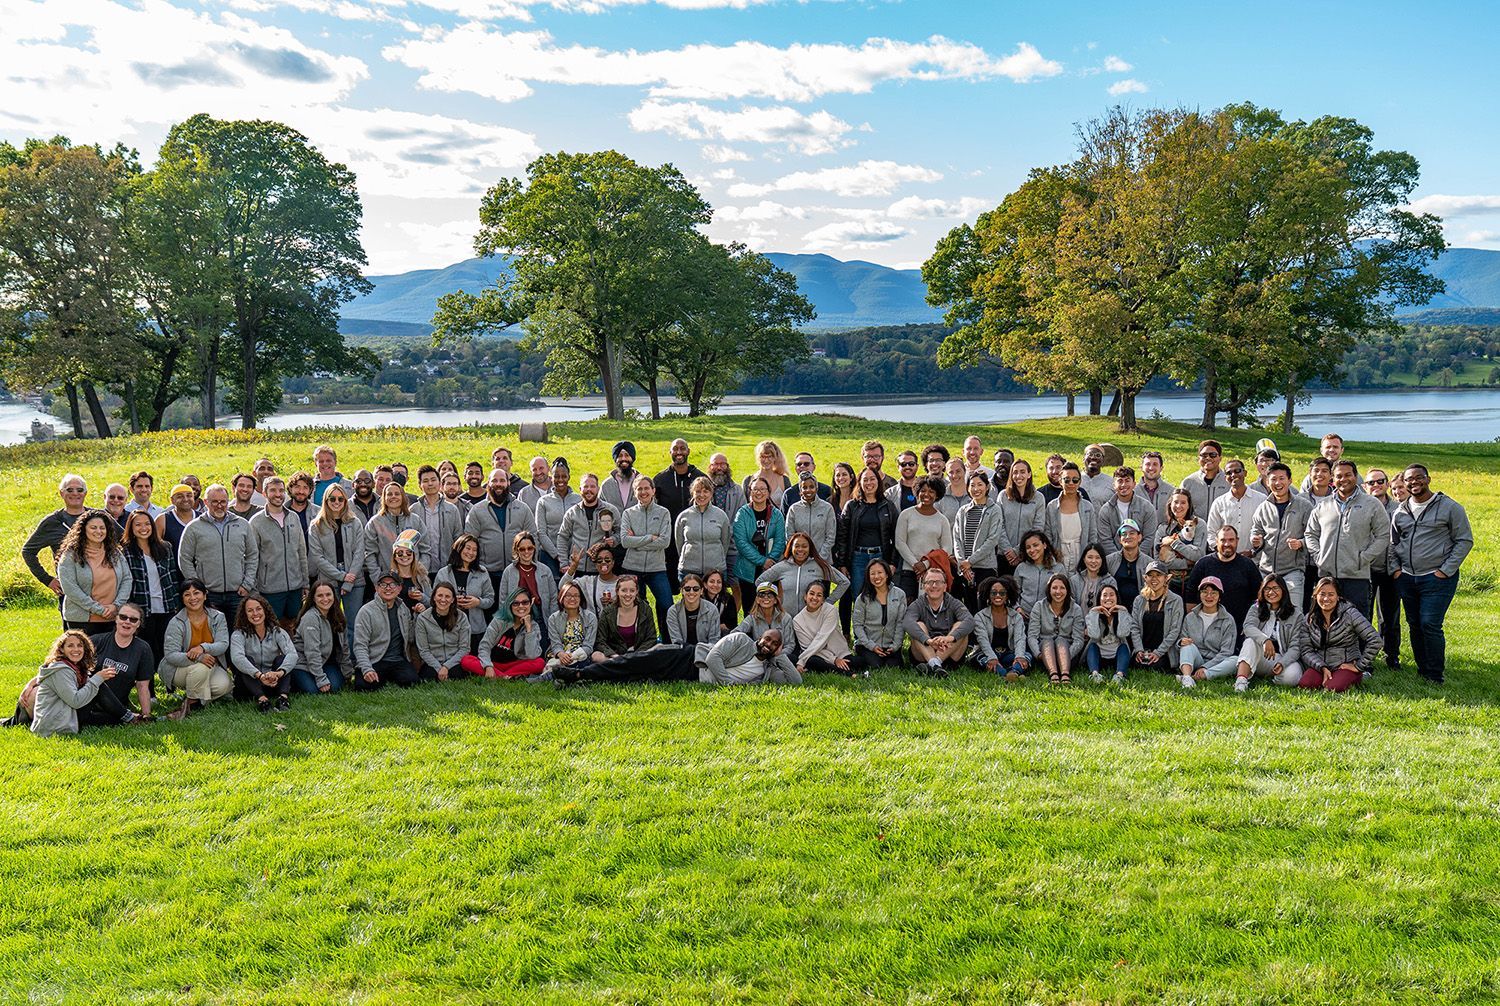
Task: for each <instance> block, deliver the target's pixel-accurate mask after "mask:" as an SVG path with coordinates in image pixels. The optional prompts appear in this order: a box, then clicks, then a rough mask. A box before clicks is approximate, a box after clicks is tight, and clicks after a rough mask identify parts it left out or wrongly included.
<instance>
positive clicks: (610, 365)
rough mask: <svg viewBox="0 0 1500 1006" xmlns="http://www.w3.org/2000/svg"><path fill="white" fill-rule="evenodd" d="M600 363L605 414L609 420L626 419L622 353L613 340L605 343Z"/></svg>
mask: <svg viewBox="0 0 1500 1006" xmlns="http://www.w3.org/2000/svg"><path fill="white" fill-rule="evenodd" d="M599 363H600V366H599V380H600V383H601V384H603V385H604V414H605V416H606V417H608V418H609V419H624V418H625V398H624V395H623V394H622V393H621V388H620V351H619V350H618V349H616V348H615V344H614V340H613V339H609V340H607V341H606V342H605V344H604V353H603V356H602V358H601V359H600V361H599Z"/></svg>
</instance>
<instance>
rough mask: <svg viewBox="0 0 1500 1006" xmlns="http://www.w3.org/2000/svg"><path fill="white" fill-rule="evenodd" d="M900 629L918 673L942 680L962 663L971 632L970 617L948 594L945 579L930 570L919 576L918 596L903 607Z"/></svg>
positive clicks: (971, 623)
mask: <svg viewBox="0 0 1500 1006" xmlns="http://www.w3.org/2000/svg"><path fill="white" fill-rule="evenodd" d="M902 627H903V628H904V629H906V634H907V635H908V636H910V637H911V655H912V658H913V659H914V660H920V661H921V662H922V663H921V665H920V666H919V667H918V670H919V671H920V672H921V673H923V674H928V675H931V676H932V677H936V678H946V677H947V676H948V668H950V667H958V666H959V665H960V664H962V663H963V659H964V653H965V651H966V650H968V647H969V636H970V635H971V634H972V633H973V631H974V617H973V616H972V615H970V614H969V609H968V608H965V607H964V606H963V604H962V602H960V601H959V600H958V598H956V597H954V596H953V595H952V594H950V593H948V578H947V576H945V575H944V574H943V571H942V570H941V569H938V568H936V567H932V568H930V569H928V570H927V572H925V573H923V574H922V596H921V597H919V598H917V599H916V600H915V601H913V602H912V603H911V604H909V605H907V607H906V614H905V616H904V617H903V618H902Z"/></svg>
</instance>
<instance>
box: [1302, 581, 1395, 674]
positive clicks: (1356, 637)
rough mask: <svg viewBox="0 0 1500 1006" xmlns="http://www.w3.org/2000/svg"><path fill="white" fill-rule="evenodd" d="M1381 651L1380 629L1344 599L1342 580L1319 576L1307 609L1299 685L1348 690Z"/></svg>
mask: <svg viewBox="0 0 1500 1006" xmlns="http://www.w3.org/2000/svg"><path fill="white" fill-rule="evenodd" d="M1379 652H1380V633H1379V632H1377V631H1375V627H1374V626H1373V625H1371V624H1370V623H1369V620H1367V619H1366V618H1365V616H1364V615H1361V614H1360V613H1359V609H1358V608H1356V607H1355V606H1354V605H1352V604H1350V603H1349V602H1348V601H1345V600H1344V598H1343V595H1342V594H1341V593H1339V583H1338V581H1337V580H1335V579H1334V578H1333V577H1331V576H1325V577H1323V579H1321V580H1319V581H1318V583H1317V585H1316V586H1315V587H1313V603H1312V610H1311V611H1309V612H1308V613H1307V649H1305V650H1304V651H1303V652H1302V664H1303V666H1304V667H1305V668H1306V670H1304V671H1303V672H1302V680H1301V681H1299V682H1297V684H1298V686H1300V687H1302V688H1309V689H1319V688H1321V689H1324V690H1326V691H1330V692H1343V691H1347V690H1348V689H1349V688H1351V687H1353V686H1354V685H1357V684H1359V683H1360V682H1361V681H1363V680H1364V676H1365V675H1366V674H1368V673H1369V672H1370V664H1371V662H1372V661H1373V660H1374V659H1375V654H1377V653H1379Z"/></svg>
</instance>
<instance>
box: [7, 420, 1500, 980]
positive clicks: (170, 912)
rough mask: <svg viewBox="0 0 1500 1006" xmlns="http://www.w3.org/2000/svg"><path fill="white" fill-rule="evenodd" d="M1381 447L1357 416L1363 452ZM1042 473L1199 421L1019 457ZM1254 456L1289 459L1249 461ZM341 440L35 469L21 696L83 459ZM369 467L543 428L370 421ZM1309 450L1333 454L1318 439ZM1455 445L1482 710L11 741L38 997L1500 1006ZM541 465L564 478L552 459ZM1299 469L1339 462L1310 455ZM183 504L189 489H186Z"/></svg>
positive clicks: (761, 424)
mask: <svg viewBox="0 0 1500 1006" xmlns="http://www.w3.org/2000/svg"><path fill="white" fill-rule="evenodd" d="M661 429H662V430H663V432H658V431H657V429H654V428H652V427H651V426H650V425H649V424H639V425H634V426H631V425H619V424H606V423H602V422H601V423H591V424H577V425H566V426H562V427H555V428H554V431H555V433H556V434H557V436H555V437H554V439H555V441H556V442H555V443H553V444H551V445H548V447H547V452H548V453H549V454H557V453H562V454H565V455H567V456H568V457H569V458H570V460H572V461H573V463H574V471H575V473H578V472H580V471H581V470H583V469H585V468H587V467H590V466H596V467H599V468H602V467H603V466H604V465H605V464H606V463H607V453H608V450H609V446H610V445H611V444H612V443H613V442H614V441H615V440H616V439H619V438H621V437H628V438H629V439H632V440H634V441H635V443H636V445H637V447H638V448H639V449H640V452H641V453H640V458H641V464H640V467H642V468H644V469H646V470H648V471H655V470H658V469H659V468H660V467H661V466H662V465H663V464H664V463H665V457H666V443H667V441H668V440H669V439H670V437H671V436H672V435H675V434H676V433H677V432H679V431H682V432H683V433H684V435H686V436H688V438H689V439H690V440H691V441H692V443H693V444H694V445H695V457H696V459H697V460H699V461H700V463H701V462H702V461H703V459H704V457H705V456H706V454H707V453H708V449H709V448H710V447H711V446H713V447H723V448H724V449H725V450H726V451H727V452H728V453H729V455H730V458H731V461H732V463H733V464H734V466H735V468H736V470H738V471H741V472H743V471H745V470H748V466H749V458H750V453H751V449H752V448H753V445H754V443H755V442H756V441H758V440H759V439H762V438H763V437H765V436H772V437H775V438H777V439H778V440H779V441H780V442H781V443H782V444H783V446H788V447H803V446H810V448H811V449H812V450H814V451H815V452H816V453H817V455H818V458H819V466H820V470H821V471H822V472H823V473H824V474H825V475H826V474H827V472H828V470H829V469H830V468H831V465H832V462H833V460H835V459H837V458H840V457H843V458H851V459H852V458H855V457H857V453H858V450H857V445H858V443H859V442H860V441H862V440H863V439H864V438H865V436H867V435H874V436H877V437H879V438H880V439H882V440H884V442H885V443H886V445H887V451H888V456H892V457H893V456H894V453H895V451H896V450H898V449H900V448H901V447H905V446H913V447H920V446H922V445H923V444H925V443H927V442H929V441H930V440H933V439H938V440H943V441H944V442H947V443H948V444H949V446H950V447H956V446H957V444H958V440H959V439H961V434H962V433H964V432H967V431H958V430H955V429H953V428H950V427H931V428H923V427H919V426H897V425H891V424H862V423H852V422H850V421H848V420H845V419H832V418H828V417H816V416H814V417H792V418H783V419H745V418H730V419H711V420H702V421H692V422H683V423H680V424H673V425H672V426H671V427H670V428H669V427H665V426H663V427H662V428H661ZM1352 432H1353V431H1346V433H1350V434H1352ZM982 435H983V436H984V440H985V445H986V449H987V451H988V450H990V449H993V448H994V447H996V446H1000V445H1001V444H1005V445H1009V446H1013V447H1016V448H1017V449H1018V450H1019V451H1020V453H1021V455H1022V456H1024V457H1029V458H1030V459H1031V460H1032V461H1033V462H1034V463H1039V462H1040V459H1041V458H1042V457H1044V456H1045V455H1046V454H1047V453H1049V452H1050V451H1051V450H1053V449H1057V450H1061V451H1062V452H1063V453H1065V454H1071V455H1074V456H1076V455H1077V454H1078V453H1079V448H1081V446H1082V445H1083V444H1086V443H1088V442H1090V441H1092V440H1095V439H1100V438H1101V437H1102V438H1105V439H1111V440H1113V441H1114V442H1115V443H1118V444H1120V446H1121V447H1122V448H1124V449H1125V451H1126V453H1127V455H1132V454H1138V453H1139V450H1140V449H1141V448H1143V447H1147V446H1150V447H1157V448H1159V449H1162V450H1163V451H1164V452H1165V453H1166V454H1167V456H1168V467H1167V476H1168V477H1169V478H1171V479H1172V480H1173V481H1176V480H1177V479H1179V478H1180V476H1181V475H1182V474H1184V473H1185V472H1186V471H1187V470H1189V458H1190V448H1191V445H1192V443H1193V442H1194V441H1195V440H1196V435H1195V433H1194V432H1193V431H1192V430H1191V429H1190V428H1188V427H1183V426H1172V425H1167V424H1162V425H1159V426H1158V425H1153V426H1152V427H1151V429H1150V430H1149V432H1148V433H1147V434H1146V435H1144V436H1142V437H1141V438H1135V437H1131V438H1128V439H1126V438H1122V437H1120V436H1119V435H1117V434H1113V433H1111V432H1109V424H1108V423H1106V422H1104V421H1099V420H1086V419H1085V420H1074V421H1068V420H1052V421H1045V422H1035V423H1026V424H1019V425H1015V426H1007V427H996V428H994V429H992V430H985V431H982ZM1221 439H1226V440H1228V441H1229V442H1230V444H1231V445H1232V448H1231V452H1234V451H1236V450H1239V451H1243V449H1244V448H1246V447H1248V446H1249V445H1250V444H1251V443H1253V441H1254V439H1255V437H1254V435H1253V434H1236V435H1233V436H1231V437H1225V438H1221ZM318 441H319V438H318V437H317V436H316V435H308V434H290V433H288V434H274V435H261V436H256V437H254V438H245V437H242V436H240V435H237V434H208V435H205V434H168V435H162V436H159V437H155V438H146V439H143V440H138V441H123V442H120V443H115V444H99V443H97V442H89V443H79V444H65V445H61V446H59V447H56V448H53V449H51V450H47V449H42V448H16V449H8V450H4V451H0V472H3V476H0V477H3V478H4V480H5V482H6V484H7V488H8V489H9V499H10V500H11V502H12V505H11V506H10V507H8V508H7V509H6V511H5V512H4V514H3V515H0V547H3V550H4V553H5V556H4V560H3V564H0V583H5V584H8V585H9V589H8V593H7V601H6V602H5V604H4V610H3V611H0V638H3V639H4V641H5V643H4V646H3V648H0V695H3V696H5V697H6V698H7V699H8V698H9V697H10V696H13V695H14V693H15V690H16V689H17V688H19V686H20V684H21V683H22V682H23V681H24V680H25V678H26V676H27V675H28V674H30V673H31V672H32V671H33V670H34V668H35V666H36V662H37V660H38V658H39V656H40V654H41V652H42V651H43V650H44V649H45V647H46V644H47V642H48V641H49V640H50V638H51V635H52V633H53V632H54V629H55V625H54V623H53V622H52V617H53V616H52V615H51V614H50V612H48V611H47V610H46V609H45V608H44V607H34V606H33V605H32V603H31V602H32V600H33V599H34V598H35V596H36V595H35V594H34V593H32V591H31V590H30V588H29V587H26V586H24V570H22V569H20V568H19V563H18V562H17V561H16V560H15V558H14V555H15V552H16V549H17V548H18V547H19V544H20V542H21V541H22V540H23V539H24V537H25V534H26V533H27V532H28V531H29V529H30V527H31V526H32V525H33V524H34V523H35V520H36V519H37V517H38V516H40V514H42V513H43V512H45V511H46V510H47V509H50V508H51V507H53V506H55V500H56V496H55V486H56V483H57V480H58V477H59V476H60V475H61V474H62V473H63V472H64V471H69V470H72V471H78V472H80V473H82V474H83V475H84V476H85V477H86V478H88V480H89V483H90V486H91V488H99V487H101V486H102V484H103V483H104V482H105V481H108V480H110V479H112V478H117V477H120V476H122V475H124V474H126V473H128V471H130V470H133V469H135V468H138V467H144V468H147V469H150V470H153V471H159V472H164V473H165V472H170V473H172V474H174V475H175V474H177V473H179V472H180V471H183V470H193V471H197V472H199V473H200V474H202V475H204V476H205V478H207V477H210V476H211V477H222V476H224V475H227V474H229V473H231V472H232V471H234V470H237V469H239V468H244V467H248V466H249V465H250V464H251V463H252V462H253V461H254V460H255V458H256V457H258V456H260V455H261V454H266V455H269V456H270V457H272V458H273V459H275V460H276V462H277V465H278V468H279V469H280V470H282V471H290V470H293V469H294V468H295V467H296V466H298V465H301V464H303V463H304V462H308V463H310V459H309V455H310V452H311V447H312V446H313V445H314V444H315V443H317V442H318ZM335 443H336V444H338V446H339V447H340V450H341V467H343V468H344V470H345V471H349V470H351V469H352V468H353V467H357V466H359V465H363V464H369V463H371V462H373V461H377V460H390V459H394V458H400V459H404V460H407V461H409V462H410V463H412V464H413V465H415V464H416V463H417V462H418V461H420V460H428V459H430V460H436V459H438V458H442V457H452V458H454V459H455V460H457V461H459V462H460V464H462V462H464V461H466V460H468V459H470V458H483V457H485V456H487V455H488V453H489V450H490V449H491V447H493V446H494V445H495V444H496V443H507V444H510V445H513V446H514V445H515V430H514V428H511V429H510V430H503V429H501V430H494V429H491V430H486V431H477V430H473V431H470V430H460V431H454V430H443V431H430V432H429V431H406V430H403V431H371V432H369V433H364V434H359V435H354V436H349V435H340V436H337V437H336V438H335ZM1282 446H1283V448H1284V449H1287V450H1288V452H1289V453H1291V454H1292V455H1293V457H1294V458H1295V459H1296V460H1297V461H1299V462H1304V463H1305V461H1306V459H1307V458H1309V457H1310V456H1311V455H1312V453H1313V451H1314V450H1315V448H1316V443H1315V441H1311V440H1299V441H1297V442H1295V443H1290V442H1283V443H1282ZM1349 454H1350V456H1351V457H1353V458H1355V459H1356V460H1357V461H1359V462H1360V463H1361V465H1362V466H1363V465H1364V464H1366V463H1369V462H1375V463H1379V464H1382V465H1387V466H1392V467H1394V466H1398V465H1400V464H1401V463H1403V462H1404V461H1405V460H1407V459H1410V458H1421V459H1425V460H1426V461H1428V463H1429V464H1430V465H1431V466H1432V469H1433V484H1434V487H1435V488H1439V489H1442V490H1444V491H1447V492H1450V493H1451V494H1453V495H1454V496H1456V497H1457V498H1458V499H1459V500H1461V501H1462V502H1464V503H1465V505H1466V506H1467V507H1468V509H1469V513H1470V516H1471V519H1472V520H1473V523H1474V526H1475V531H1476V539H1477V541H1478V547H1477V548H1476V550H1475V553H1474V555H1473V557H1472V558H1471V559H1470V561H1469V563H1468V564H1466V565H1465V568H1464V580H1463V586H1462V589H1461V591H1460V594H1459V596H1458V599H1457V602H1456V603H1455V606H1454V609H1453V612H1452V614H1451V616H1450V621H1449V627H1450V665H1449V684H1448V685H1446V686H1444V687H1443V688H1441V689H1437V688H1431V687H1429V686H1425V685H1421V684H1418V683H1417V680H1416V676H1415V674H1414V673H1413V672H1412V671H1411V670H1409V669H1407V670H1403V671H1401V672H1396V673H1391V674H1381V675H1380V676H1379V677H1377V679H1376V680H1375V681H1374V682H1373V683H1372V684H1371V685H1370V686H1369V687H1368V688H1364V689H1359V690H1356V691H1355V692H1354V693H1351V694H1349V695H1346V696H1344V697H1342V698H1334V697H1327V696H1321V695H1306V694H1300V693H1294V692H1289V691H1281V690H1276V691H1273V690H1271V689H1270V688H1258V689H1256V690H1255V691H1253V692H1252V693H1251V694H1250V695H1249V696H1248V697H1245V696H1237V695H1234V694H1233V693H1232V692H1230V690H1229V689H1228V687H1227V686H1212V687H1202V688H1199V689H1196V690H1195V691H1194V692H1193V693H1190V694H1184V693H1182V692H1181V691H1180V689H1178V688H1177V687H1176V685H1175V684H1173V683H1171V682H1169V681H1167V680H1165V679H1162V678H1156V677H1152V676H1148V675H1145V674H1143V673H1139V672H1138V673H1136V675H1135V676H1134V677H1133V678H1132V679H1131V681H1130V683H1129V684H1128V686H1127V687H1126V688H1125V689H1123V690H1121V691H1118V692H1115V691H1106V690H1104V689H1099V688H1092V687H1088V686H1075V687H1073V688H1071V689H1053V688H1047V687H1045V686H1043V685H1042V684H1041V683H1040V682H1037V681H1034V680H1033V681H1029V682H1027V683H1025V684H1023V685H1020V686H1013V687H1007V686H1004V685H1003V684H1001V683H1000V682H997V681H995V680H993V679H989V678H986V677H983V676H981V675H978V674H962V675H958V676H956V677H955V678H953V679H950V680H948V681H944V682H938V683H935V682H931V681H928V680H925V679H918V678H915V677H913V676H911V675H909V674H905V673H900V672H893V673H889V674H886V675H884V676H881V677H877V678H875V679H873V680H870V681H860V682H850V681H844V680H837V681H824V680H815V681H813V682H811V683H810V684H809V685H808V686H806V687H803V688H799V689H767V690H732V689H723V690H717V691H715V690H710V689H707V688H703V687H698V686H689V685H679V686H672V687H661V686H652V687H619V688H615V687H593V688H588V689H580V690H569V691H555V690H553V689H552V688H550V687H548V686H538V685H527V684H523V683H503V684H498V683H493V682H463V683H456V684H453V685H449V686H444V687H435V686H434V687H427V688H421V689H416V690H413V691H410V692H403V693H399V694H398V693H395V692H388V693H385V694H378V695H374V696H359V695H340V696H332V697H326V698H318V699H311V698H304V699H301V700H297V701H296V702H295V704H294V706H293V708H292V711H291V712H290V713H287V714H281V715H276V716H272V717H265V716H259V715H256V714H255V713H253V712H251V711H249V710H248V709H245V708H243V707H238V708H236V707H224V708H211V709H209V710H208V711H206V712H205V713H203V714H201V715H199V716H195V717H193V718H191V719H189V720H188V721H186V722H185V723H182V724H173V725H168V724H164V723H159V724H155V725H152V726H147V727H140V728H131V729H117V730H96V731H92V732H87V733H85V734H83V735H81V736H79V737H76V738H53V739H51V740H47V741H39V740H36V739H34V738H32V737H31V736H29V735H28V734H25V733H23V732H20V731H0V764H4V765H5V766H6V769H5V772H4V774H3V776H0V779H3V780H4V785H3V787H0V822H3V823H0V881H3V884H0V1001H28V1002H97V1003H119V1002H135V1001H140V1002H175V1003H251V1002H255V1003H265V1002H269V1003H289V1004H290V1003H298V1004H300V1003H410V1002H427V1001H441V1002H460V1003H484V1002H512V1001H516V1002H557V1003H571V1002H580V1001H583V1002H621V1003H625V1002H629V1003H634V1002H661V1003H679V1002H703V1001H713V1002H730V1003H738V1002H774V1003H786V1002H794V1003H811V1002H853V1003H867V1002H901V1003H951V1002H972V1003H992V1002H1016V1003H1095V1002H1100V1003H1104V1002H1108V1003H1135V1002H1141V1003H1145V1002H1171V1003H1183V1004H1186V1003H1198V1004H1202V1003H1224V1004H1230V1003H1235V1004H1238V1003H1324V1002H1326V1003H1340V1004H1343V1003H1370V1002H1413V1003H1416V1002H1420V1003H1433V1002H1441V1003H1448V1002H1453V1003H1489V1002H1494V1001H1497V1000H1500V759H1497V758H1496V737H1497V736H1500V705H1497V701H1500V664H1497V662H1496V660H1495V658H1494V657H1493V652H1494V651H1493V641H1494V638H1495V626H1496V624H1497V616H1500V604H1497V595H1496V593H1495V592H1494V591H1493V590H1492V589H1490V588H1491V587H1492V585H1493V584H1494V582H1495V575H1496V564H1497V562H1500V549H1497V547H1496V546H1495V544H1494V538H1495V532H1496V530H1497V528H1500V516H1497V512H1496V510H1497V503H1496V502H1495V500H1496V493H1495V489H1496V487H1497V478H1496V474H1497V468H1500V448H1497V447H1495V446H1493V445H1490V446H1479V447H1473V448H1470V447H1458V446H1446V447H1431V448H1428V447H1420V448H1417V447H1405V446H1389V445H1374V444H1361V443H1359V442H1357V441H1353V440H1351V442H1350V444H1349ZM517 455H518V467H520V465H521V464H522V463H523V462H524V458H525V457H526V455H525V454H524V453H522V452H520V451H519V450H518V452H517ZM1299 470H1300V469H1299ZM164 481H166V480H165V479H163V478H159V479H158V485H161V484H162V483H163V482H164Z"/></svg>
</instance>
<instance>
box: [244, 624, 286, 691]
mask: <svg viewBox="0 0 1500 1006" xmlns="http://www.w3.org/2000/svg"><path fill="white" fill-rule="evenodd" d="M229 665H230V666H231V667H232V668H233V669H234V670H235V671H237V672H239V673H240V674H244V675H247V676H249V677H252V678H253V677H255V676H256V675H257V674H264V673H266V672H267V671H282V672H283V673H285V672H289V671H291V669H292V668H294V667H296V666H297V644H295V643H293V642H292V637H291V636H290V635H289V634H288V633H287V631H286V630H285V629H283V628H282V627H281V626H279V625H277V626H272V627H270V628H268V629H267V630H266V635H265V638H261V637H260V636H257V635H256V634H255V633H254V632H253V631H241V630H239V629H236V630H234V631H233V632H231V633H230V634H229Z"/></svg>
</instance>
